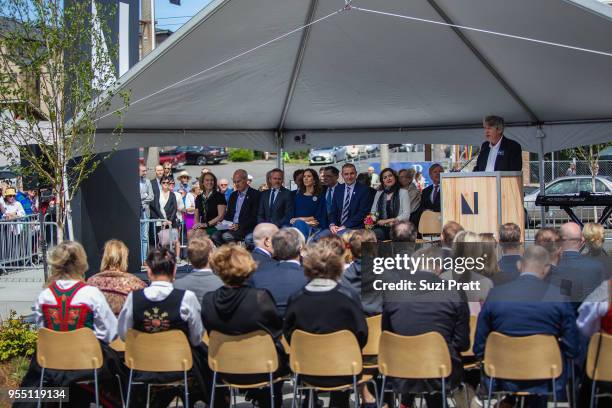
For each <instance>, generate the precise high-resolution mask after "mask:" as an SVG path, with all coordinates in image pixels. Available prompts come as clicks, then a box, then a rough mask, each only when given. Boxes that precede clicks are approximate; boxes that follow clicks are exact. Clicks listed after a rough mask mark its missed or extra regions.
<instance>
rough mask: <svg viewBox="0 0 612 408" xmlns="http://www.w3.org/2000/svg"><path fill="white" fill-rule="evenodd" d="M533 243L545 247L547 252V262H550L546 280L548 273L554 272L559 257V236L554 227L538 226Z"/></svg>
mask: <svg viewBox="0 0 612 408" xmlns="http://www.w3.org/2000/svg"><path fill="white" fill-rule="evenodd" d="M533 243H534V245H539V246H541V247H542V248H544V249H546V251H547V252H548V257H549V258H548V262H549V263H550V271H549V272H548V275H547V277H546V278H547V279H546V280H547V281H549V280H550V279H549V278H550V275H551V274H552V273H554V271H555V268H556V267H557V264H558V263H559V258H560V257H561V236H560V235H559V231H557V229H556V228H552V227H544V228H540V229H539V230H538V231H537V232H536V234H535V236H534V239H533Z"/></svg>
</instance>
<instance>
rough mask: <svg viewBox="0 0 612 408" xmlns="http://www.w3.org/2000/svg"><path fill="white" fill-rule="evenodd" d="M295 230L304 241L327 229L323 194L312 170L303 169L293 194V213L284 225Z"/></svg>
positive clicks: (315, 173)
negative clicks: (299, 181)
mask: <svg viewBox="0 0 612 408" xmlns="http://www.w3.org/2000/svg"><path fill="white" fill-rule="evenodd" d="M286 224H287V225H290V226H292V227H295V228H297V229H298V230H299V231H300V232H301V233H302V234H303V235H304V238H305V239H308V237H310V235H312V234H314V233H316V232H317V231H319V230H323V229H326V228H327V212H326V204H325V194H324V193H323V188H322V186H321V182H320V181H319V175H318V174H317V172H316V171H314V170H313V169H310V168H309V169H305V170H304V173H303V175H302V180H301V183H300V184H299V185H298V191H297V193H296V194H295V202H294V205H293V212H292V213H291V214H290V215H289V220H288V222H287V223H286Z"/></svg>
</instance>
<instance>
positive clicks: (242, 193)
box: [212, 169, 260, 246]
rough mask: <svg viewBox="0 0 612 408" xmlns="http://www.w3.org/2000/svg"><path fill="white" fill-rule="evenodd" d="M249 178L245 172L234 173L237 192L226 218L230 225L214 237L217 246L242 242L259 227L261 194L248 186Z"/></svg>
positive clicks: (230, 199)
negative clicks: (258, 215) (256, 226)
mask: <svg viewBox="0 0 612 408" xmlns="http://www.w3.org/2000/svg"><path fill="white" fill-rule="evenodd" d="M247 177H248V174H247V172H246V171H245V170H242V169H238V170H236V171H235V172H234V176H233V181H234V187H235V190H234V192H233V193H232V194H231V195H230V198H229V201H228V204H227V212H226V213H225V218H224V220H225V221H227V222H229V223H230V225H229V227H228V229H227V230H219V231H217V232H215V233H214V234H213V235H212V240H213V242H214V243H215V245H217V246H221V245H223V244H225V243H227V242H235V241H242V240H243V239H244V238H245V237H246V236H247V235H248V234H250V233H251V232H253V229H254V228H255V225H257V210H258V209H259V196H260V193H259V191H257V190H255V189H254V188H251V187H250V186H249V185H248V184H247V181H248V179H247ZM217 229H219V225H217Z"/></svg>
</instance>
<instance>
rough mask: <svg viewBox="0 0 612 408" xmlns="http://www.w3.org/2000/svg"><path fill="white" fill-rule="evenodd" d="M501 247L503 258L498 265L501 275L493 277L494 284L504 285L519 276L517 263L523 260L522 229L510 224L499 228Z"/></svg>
mask: <svg viewBox="0 0 612 408" xmlns="http://www.w3.org/2000/svg"><path fill="white" fill-rule="evenodd" d="M499 246H500V247H501V250H502V257H501V259H500V260H499V262H498V263H497V264H498V265H499V273H496V274H494V275H493V283H495V285H502V284H504V283H508V282H510V281H513V280H515V279H516V278H518V276H519V271H518V269H517V266H516V265H517V262H518V261H519V260H520V259H521V252H522V245H521V227H519V226H518V225H516V224H515V223H513V222H508V223H506V224H504V225H502V226H501V227H499Z"/></svg>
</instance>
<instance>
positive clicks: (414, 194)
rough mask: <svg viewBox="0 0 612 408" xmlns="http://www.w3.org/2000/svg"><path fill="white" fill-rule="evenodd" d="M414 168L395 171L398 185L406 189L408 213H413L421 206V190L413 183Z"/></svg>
mask: <svg viewBox="0 0 612 408" xmlns="http://www.w3.org/2000/svg"><path fill="white" fill-rule="evenodd" d="M415 174H416V170H414V169H413V168H409V169H401V170H400V171H399V173H397V175H398V177H399V182H400V186H402V188H405V189H406V191H408V197H410V213H411V214H412V213H415V212H416V211H417V210H418V209H419V207H420V206H421V191H419V189H418V188H417V186H416V185H415V184H414V182H413V181H414V176H415Z"/></svg>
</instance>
